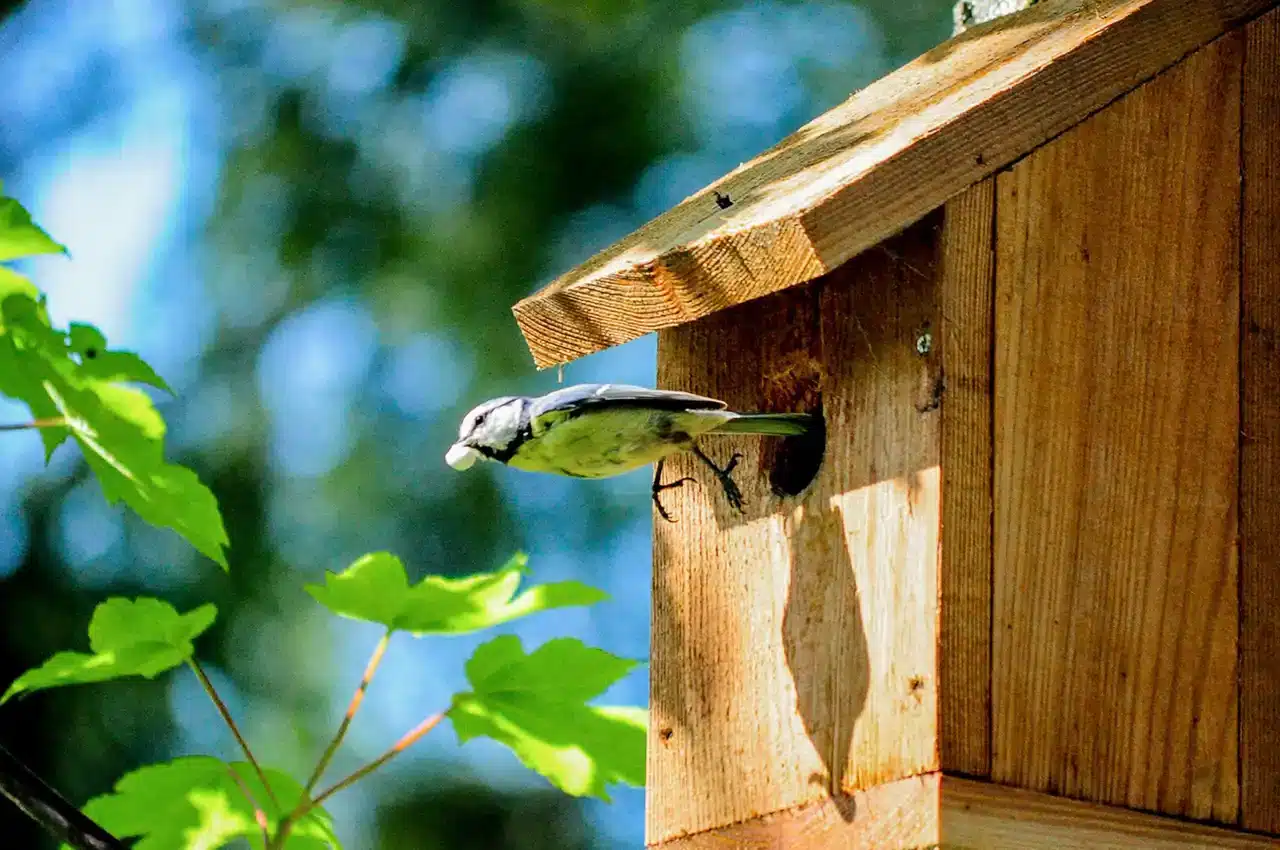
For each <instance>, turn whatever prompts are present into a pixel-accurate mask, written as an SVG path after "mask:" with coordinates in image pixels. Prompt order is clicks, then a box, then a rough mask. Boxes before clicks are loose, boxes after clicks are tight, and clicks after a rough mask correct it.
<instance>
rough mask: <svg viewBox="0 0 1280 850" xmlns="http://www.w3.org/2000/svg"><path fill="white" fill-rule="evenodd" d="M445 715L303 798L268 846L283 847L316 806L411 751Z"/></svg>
mask: <svg viewBox="0 0 1280 850" xmlns="http://www.w3.org/2000/svg"><path fill="white" fill-rule="evenodd" d="M444 715H445V713H444V712H443V711H442V712H440V713H438V714H433V715H431V716H430V717H428V718H427V719H426V720H424V721H422V722H421V723H419V724H418V725H417V726H415V727H413V728H412V729H410V730H409V731H408V732H406V733H405V734H404V735H403V736H401V738H400V740H398V741H396V742H395V743H394V744H392V745H391V749H389V750H387V751H386V752H385V753H383V754H382V755H380V756H378V757H377V758H376V759H374V760H373V761H371V762H369V763H368V764H366V765H365V766H364V767H361V768H359V769H358V770H356V771H354V772H353V773H351V774H350V775H348V776H347V777H345V778H343V779H340V780H338V781H337V782H335V783H334V784H332V785H330V786H329V787H328V788H326V789H325V790H323V791H321V792H320V793H319V794H317V795H316V796H315V798H314V799H306V798H303V800H302V802H301V803H299V804H298V805H297V807H296V808H295V809H294V810H293V811H291V812H289V814H287V815H285V817H284V818H283V819H282V820H281V821H280V827H279V829H277V830H276V838H275V843H273V844H271V845H268V846H269V847H270V848H275V847H283V846H284V842H285V840H286V839H287V838H288V837H289V831H290V830H291V829H293V825H294V824H295V823H297V822H298V821H299V820H300V819H302V817H303V816H304V815H306V813H307V812H309V811H311V810H312V809H313V808H315V807H316V806H319V805H320V804H321V803H323V802H324V801H325V800H327V799H329V798H330V797H332V796H333V795H334V794H337V793H338V792H339V791H341V790H342V789H344V788H348V787H350V786H352V785H354V784H355V783H356V782H359V781H360V780H361V779H363V778H365V777H366V776H368V775H369V774H370V773H373V772H374V771H375V770H377V769H378V768H380V767H382V766H383V765H384V764H386V763H387V762H389V761H391V760H392V759H393V758H395V757H396V756H397V755H399V754H400V753H402V752H404V751H405V750H407V749H409V747H412V746H413V745H414V744H416V743H417V742H418V739H419V738H421V737H422V736H423V735H425V734H427V733H428V732H430V731H431V730H432V729H434V728H436V726H438V725H440V721H441V720H444Z"/></svg>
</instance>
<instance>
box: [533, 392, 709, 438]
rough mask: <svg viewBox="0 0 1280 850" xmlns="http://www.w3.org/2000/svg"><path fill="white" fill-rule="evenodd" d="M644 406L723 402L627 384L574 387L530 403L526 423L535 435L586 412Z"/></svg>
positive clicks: (698, 407)
mask: <svg viewBox="0 0 1280 850" xmlns="http://www.w3.org/2000/svg"><path fill="white" fill-rule="evenodd" d="M606 407H648V408H656V409H659V410H723V409H724V408H725V403H724V402H723V401H717V400H716V399H714V398H707V397H706V396H700V395H693V394H692V393H681V392H676V391H674V390H651V389H647V388H645V387H633V386H628V385H627V384H578V385H577V386H572V387H565V388H564V389H562V390H556V391H555V392H550V393H547V394H546V395H544V396H542V397H541V398H536V399H534V400H533V408H532V410H530V417H529V418H530V420H531V422H532V423H533V427H534V430H535V432H541V431H542V429H544V428H546V427H547V426H548V425H552V424H554V423H556V422H559V421H561V420H564V419H570V418H572V417H574V416H576V415H578V414H580V413H584V412H586V411H588V410H600V409H602V408H606Z"/></svg>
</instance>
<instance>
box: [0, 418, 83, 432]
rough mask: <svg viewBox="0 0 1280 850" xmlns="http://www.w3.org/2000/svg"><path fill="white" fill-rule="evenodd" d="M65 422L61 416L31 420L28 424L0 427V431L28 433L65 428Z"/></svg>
mask: <svg viewBox="0 0 1280 850" xmlns="http://www.w3.org/2000/svg"><path fill="white" fill-rule="evenodd" d="M66 426H67V420H66V419H65V418H63V417H61V416H55V417H53V418H52V419H32V420H31V421H30V422H19V423H17V424H14V425H0V431H28V430H31V429H33V428H65V427H66Z"/></svg>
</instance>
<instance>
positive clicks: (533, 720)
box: [449, 635, 646, 800]
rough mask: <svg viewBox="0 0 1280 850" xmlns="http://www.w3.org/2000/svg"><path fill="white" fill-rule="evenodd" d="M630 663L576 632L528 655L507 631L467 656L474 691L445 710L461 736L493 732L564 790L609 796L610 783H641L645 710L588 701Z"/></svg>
mask: <svg viewBox="0 0 1280 850" xmlns="http://www.w3.org/2000/svg"><path fill="white" fill-rule="evenodd" d="M635 666H636V662H634V661H631V660H629V659H625V658H618V657H617V656H616V655H612V654H610V653H608V652H605V651H604V650H603V649H596V648H594V647H590V646H586V645H585V644H583V643H582V642H581V641H579V640H575V639H573V638H559V639H557V640H552V641H548V642H547V643H545V644H543V645H542V646H540V647H538V649H536V650H534V651H533V652H532V653H529V654H528V655H526V654H525V652H524V648H523V647H522V646H521V644H520V639H519V638H518V637H516V636H514V635H504V636H502V637H498V638H494V639H493V640H491V641H489V642H488V643H486V644H483V645H481V646H480V647H479V648H478V649H477V650H476V651H475V654H474V655H472V656H471V660H470V661H468V662H467V681H468V682H469V683H470V684H471V688H472V690H471V691H470V692H468V693H462V694H457V695H455V696H454V698H453V705H452V707H450V709H449V717H450V719H451V720H452V721H453V728H454V730H455V731H456V732H457V733H458V740H459V741H461V742H463V743H465V742H467V741H469V740H471V739H472V738H475V737H478V736H480V735H484V736H487V737H490V738H493V739H495V740H497V741H500V742H502V743H503V744H506V745H507V746H508V747H510V748H511V749H512V750H513V751H515V754H516V755H517V756H518V757H519V758H520V761H522V762H524V764H525V766H527V767H529V768H531V769H533V770H536V771H537V772H538V773H541V774H542V775H543V776H545V777H546V778H547V779H549V780H550V781H551V782H552V784H554V785H555V786H556V787H557V788H559V789H561V790H562V791H565V792H566V793H569V794H573V795H575V796H587V795H590V796H595V797H600V798H602V799H605V800H608V799H609V795H608V794H607V793H606V786H607V785H609V784H611V783H615V782H625V783H627V784H628V785H636V786H642V785H644V761H645V726H646V712H645V711H644V710H643V709H639V708H623V707H614V706H591V705H587V701H588V700H590V699H593V698H595V697H597V696H599V695H600V694H601V693H603V692H604V691H605V690H606V689H607V688H608V687H609V686H610V685H612V684H613V683H614V682H616V681H618V680H619V679H621V678H622V677H623V676H625V675H626V674H627V673H628V672H629V671H630V670H631V669H632V668H633V667H635Z"/></svg>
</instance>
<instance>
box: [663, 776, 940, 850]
mask: <svg viewBox="0 0 1280 850" xmlns="http://www.w3.org/2000/svg"><path fill="white" fill-rule="evenodd" d="M940 781H941V777H940V775H939V774H936V773H931V774H927V775H925V776H918V777H912V778H910V779H902V780H899V781H897V782H889V783H886V784H884V785H877V786H876V787H874V788H870V789H868V790H866V791H858V792H855V793H854V794H852V795H850V796H848V797H844V798H841V799H838V800H822V801H820V802H817V803H811V804H808V805H805V806H801V807H799V808H795V809H788V810H787V811H785V812H779V813H777V814H773V815H765V816H764V817H761V818H755V819H752V820H749V821H746V822H744V823H738V824H733V825H731V826H726V827H721V828H718V829H712V830H708V831H707V832H701V833H698V834H697V835H690V836H686V837H684V838H677V839H675V840H672V841H668V842H664V843H662V844H659V845H657V846H658V847H661V848H663V850H728V848H733V850H865V848H869V847H875V848H883V850H917V848H918V850H925V848H935V847H937V846H938V839H939V811H938V802H939V793H938V792H939V784H940Z"/></svg>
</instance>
